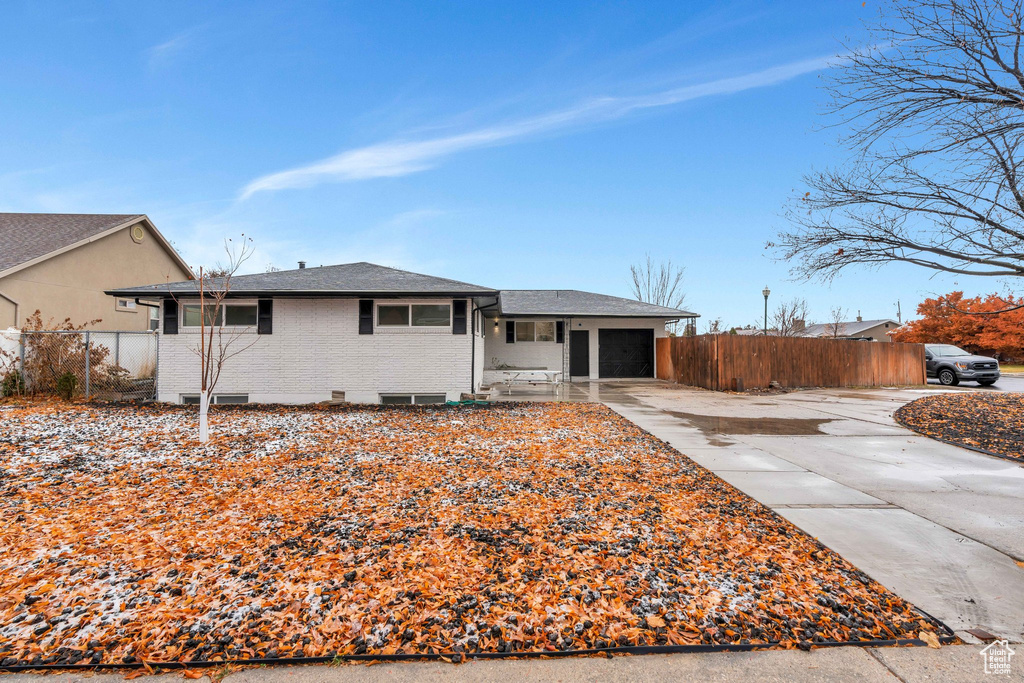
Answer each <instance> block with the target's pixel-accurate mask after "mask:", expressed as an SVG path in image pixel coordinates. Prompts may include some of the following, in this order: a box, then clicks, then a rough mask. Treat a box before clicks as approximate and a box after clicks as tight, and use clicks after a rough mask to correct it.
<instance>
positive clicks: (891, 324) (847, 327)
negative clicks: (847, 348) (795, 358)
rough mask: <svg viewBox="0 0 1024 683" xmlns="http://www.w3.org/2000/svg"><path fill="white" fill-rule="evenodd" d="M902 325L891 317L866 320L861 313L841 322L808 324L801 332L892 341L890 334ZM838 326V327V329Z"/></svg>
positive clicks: (804, 335) (801, 334) (806, 335)
mask: <svg viewBox="0 0 1024 683" xmlns="http://www.w3.org/2000/svg"><path fill="white" fill-rule="evenodd" d="M899 326H900V322H899V321H897V320H893V319H891V318H881V319H879V320H864V319H863V318H861V317H860V316H859V315H858V316H857V319H856V320H851V321H849V322H841V323H838V325H837V323H821V324H815V325H808V326H807V327H805V328H804V330H803V332H801V333H800V336H801V337H824V338H828V339H860V340H865V341H867V340H870V341H882V342H887V341H892V338H891V337H890V336H889V335H890V334H891V333H892V332H894V331H895V330H896V328H897V327H899ZM837 327H838V329H836V328H837Z"/></svg>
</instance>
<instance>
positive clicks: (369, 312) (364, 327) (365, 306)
mask: <svg viewBox="0 0 1024 683" xmlns="http://www.w3.org/2000/svg"><path fill="white" fill-rule="evenodd" d="M359 334H373V299H360V300H359Z"/></svg>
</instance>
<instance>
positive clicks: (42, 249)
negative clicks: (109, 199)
mask: <svg viewBox="0 0 1024 683" xmlns="http://www.w3.org/2000/svg"><path fill="white" fill-rule="evenodd" d="M142 218H145V216H144V215H143V214H89V213H0V244H2V245H3V249H0V273H2V272H4V271H6V270H10V269H11V268H14V267H16V266H20V265H22V264H24V263H28V262H29V261H34V260H36V259H38V258H40V257H43V256H46V255H47V254H52V253H53V252H56V251H60V250H62V249H65V248H67V247H70V246H73V245H75V244H77V243H79V242H81V241H83V240H87V239H89V238H90V237H95V236H96V235H99V234H101V233H104V232H106V231H108V230H111V229H113V228H116V227H118V226H121V225H124V224H126V223H129V222H133V221H136V220H140V219H142Z"/></svg>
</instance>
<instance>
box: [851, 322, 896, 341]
mask: <svg viewBox="0 0 1024 683" xmlns="http://www.w3.org/2000/svg"><path fill="white" fill-rule="evenodd" d="M896 327H897V326H896V325H895V324H893V323H889V327H886V326H885V323H882V324H881V325H875V326H874V327H869V328H868V329H866V330H864V331H863V332H861V333H860V334H858V335H857V336H858V337H871V338H872V339H874V340H875V341H882V342H887V341H892V337H890V336H889V333H890V332H892V331H893V330H895V329H896Z"/></svg>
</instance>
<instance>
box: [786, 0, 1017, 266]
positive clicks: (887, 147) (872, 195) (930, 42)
mask: <svg viewBox="0 0 1024 683" xmlns="http://www.w3.org/2000/svg"><path fill="white" fill-rule="evenodd" d="M1022 24H1024V10H1022V2H1021V0H891V1H890V2H889V4H888V5H886V10H884V11H883V12H882V15H881V18H880V21H879V22H878V23H877V24H874V25H871V26H869V27H868V30H869V32H870V39H869V41H868V44H867V46H866V47H860V48H856V49H851V50H849V53H848V56H847V57H845V58H843V59H842V60H841V63H840V64H839V65H838V66H837V67H836V68H834V69H833V70H832V72H831V74H830V76H829V78H830V81H829V84H828V90H829V92H830V94H831V96H832V101H831V104H830V106H829V107H828V113H829V114H830V115H831V116H832V117H833V118H834V120H835V123H836V124H838V125H842V126H844V127H848V129H849V130H851V131H852V132H851V133H850V134H849V135H848V136H847V137H845V138H844V140H843V142H844V143H845V144H846V145H847V146H848V147H849V148H850V149H851V151H852V152H853V153H854V154H853V157H852V158H851V161H850V162H849V163H848V164H847V165H846V166H845V167H843V168H838V169H829V170H824V171H821V172H817V173H812V174H810V175H808V176H805V178H804V182H805V183H806V185H807V187H806V188H805V190H804V191H801V192H799V193H798V196H796V197H795V198H794V199H793V200H792V201H791V203H790V204H789V206H788V209H787V211H786V214H787V217H788V219H789V221H790V223H791V225H792V227H791V228H790V229H788V230H786V231H783V232H781V233H780V234H779V236H778V238H777V242H774V243H773V242H769V244H768V246H769V247H770V248H774V249H775V250H776V253H777V254H778V256H779V258H782V259H786V260H794V261H795V262H796V263H795V265H794V267H793V272H794V274H796V275H799V276H802V277H805V278H814V277H818V278H821V279H825V280H827V279H830V278H832V277H834V276H835V275H836V274H837V273H839V272H840V271H841V270H842V269H844V268H847V267H849V266H853V265H866V266H869V267H874V266H880V265H882V264H886V263H891V262H903V263H910V264H913V265H916V266H920V267H923V268H927V269H930V270H934V271H940V272H946V273H953V274H958V275H974V276H988V277H1003V276H1010V277H1024V180H1022V171H1024V167H1022V161H1024V157H1022V150H1021V146H1022V144H1024V54H1022V53H1021V42H1022V38H1024V33H1022Z"/></svg>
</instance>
